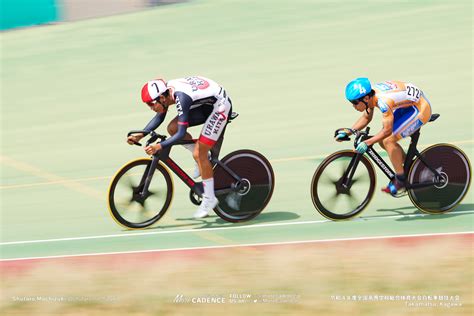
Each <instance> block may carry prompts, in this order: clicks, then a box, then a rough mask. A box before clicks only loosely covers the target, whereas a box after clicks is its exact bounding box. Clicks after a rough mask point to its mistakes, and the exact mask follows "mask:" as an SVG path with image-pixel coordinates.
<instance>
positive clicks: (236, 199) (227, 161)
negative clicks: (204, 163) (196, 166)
mask: <svg viewBox="0 0 474 316" xmlns="http://www.w3.org/2000/svg"><path fill="white" fill-rule="evenodd" d="M221 162H222V163H223V164H224V165H226V166H227V167H228V168H230V169H231V170H232V172H234V173H235V174H236V175H238V176H239V177H240V178H241V179H242V180H241V181H237V180H235V179H234V177H232V176H231V175H230V174H229V173H228V172H227V171H226V170H225V169H224V168H223V167H221V166H220V165H218V164H217V165H216V166H215V167H214V188H215V193H216V197H217V199H218V200H219V204H218V205H217V207H216V208H215V209H214V211H215V212H216V214H217V215H218V216H219V217H221V218H222V219H224V220H226V221H228V222H242V221H248V220H250V219H252V218H254V217H255V216H257V215H258V214H260V212H262V211H263V209H264V208H265V206H266V205H267V204H268V202H269V201H270V198H271V196H272V194H273V188H274V186H275V176H274V174H273V169H272V166H271V165H270V162H269V161H268V160H267V159H266V158H265V157H264V156H262V155H261V154H259V153H258V152H256V151H253V150H238V151H235V152H232V153H230V154H228V155H227V156H225V157H224V158H223V159H222V160H221Z"/></svg>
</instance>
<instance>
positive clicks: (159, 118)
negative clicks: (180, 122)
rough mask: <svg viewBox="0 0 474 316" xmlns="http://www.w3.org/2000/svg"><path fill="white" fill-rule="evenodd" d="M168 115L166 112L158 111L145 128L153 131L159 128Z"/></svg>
mask: <svg viewBox="0 0 474 316" xmlns="http://www.w3.org/2000/svg"><path fill="white" fill-rule="evenodd" d="M165 117H166V112H163V113H157V114H156V115H155V116H154V117H153V118H152V119H151V121H150V122H149V123H148V124H147V125H146V126H145V127H144V128H143V130H144V131H147V132H151V131H154V130H155V129H157V128H158V126H160V125H161V123H163V121H164V120H165Z"/></svg>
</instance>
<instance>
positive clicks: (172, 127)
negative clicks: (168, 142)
mask: <svg viewBox="0 0 474 316" xmlns="http://www.w3.org/2000/svg"><path fill="white" fill-rule="evenodd" d="M167 130H168V133H169V134H170V135H174V134H176V133H177V132H178V127H177V126H176V124H172V123H170V124H168V128H167Z"/></svg>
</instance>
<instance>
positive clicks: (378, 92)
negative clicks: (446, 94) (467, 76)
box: [335, 78, 431, 196]
mask: <svg viewBox="0 0 474 316" xmlns="http://www.w3.org/2000/svg"><path fill="white" fill-rule="evenodd" d="M346 98H347V100H349V101H350V102H351V103H352V105H353V106H354V108H355V109H356V110H357V111H359V112H363V114H362V116H361V117H360V118H359V119H358V120H357V121H356V122H355V123H354V125H353V126H352V129H355V130H361V129H363V128H365V127H366V126H367V125H368V124H369V123H370V121H371V120H372V118H373V115H374V109H375V108H378V109H379V110H380V112H382V123H383V128H382V130H381V131H380V132H378V133H377V134H375V135H374V136H373V137H371V138H369V139H367V140H365V141H363V142H361V143H359V144H358V145H357V147H356V151H357V152H358V153H365V152H366V151H367V148H368V147H369V146H372V145H373V144H375V143H379V144H380V146H381V147H382V148H383V149H385V150H386V151H387V153H388V156H389V157H390V161H391V162H392V164H393V167H394V169H395V173H396V175H395V178H394V179H393V180H392V181H390V182H389V184H388V185H387V186H386V187H385V188H383V189H382V191H383V192H386V193H390V194H391V195H392V196H397V195H398V194H400V193H402V192H403V191H404V189H405V188H404V187H405V174H404V170H403V161H404V159H405V152H404V151H403V148H402V147H401V146H400V145H399V144H398V141H399V140H400V139H402V138H405V137H408V136H410V135H411V134H413V133H414V132H416V131H417V130H418V129H420V128H421V126H423V125H424V124H426V123H427V122H428V121H429V119H430V116H431V105H430V102H429V100H428V99H427V97H426V96H425V94H424V93H423V91H422V90H421V89H419V88H418V87H417V86H415V85H413V84H411V83H408V82H402V81H384V82H381V83H377V84H375V85H374V86H372V85H371V83H370V81H369V79H367V78H357V79H355V80H352V81H351V82H349V84H348V85H347V86H346ZM350 134H351V132H350V131H349V130H340V131H339V132H338V133H337V135H336V137H335V139H336V141H342V140H344V139H345V138H347V137H348V136H349V135H350Z"/></svg>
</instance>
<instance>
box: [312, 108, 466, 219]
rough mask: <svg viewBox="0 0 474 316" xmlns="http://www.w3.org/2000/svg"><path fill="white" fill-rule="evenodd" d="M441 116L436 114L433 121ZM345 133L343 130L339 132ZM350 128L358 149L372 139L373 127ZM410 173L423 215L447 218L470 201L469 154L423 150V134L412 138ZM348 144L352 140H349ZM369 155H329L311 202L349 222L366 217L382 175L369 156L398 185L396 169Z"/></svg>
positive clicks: (411, 192)
mask: <svg viewBox="0 0 474 316" xmlns="http://www.w3.org/2000/svg"><path fill="white" fill-rule="evenodd" d="M438 117H439V114H433V115H431V117H430V120H429V121H430V122H433V121H435V120H436V119H437V118H438ZM340 130H343V129H338V130H337V131H336V135H337V133H338V131H340ZM347 130H350V131H351V133H352V134H353V135H355V140H354V148H355V147H357V145H358V144H359V143H360V142H362V141H364V140H366V139H368V138H370V137H372V136H371V135H369V131H370V128H369V127H367V128H366V129H365V131H357V130H352V129H347ZM410 137H411V142H410V146H409V148H408V151H407V154H406V157H405V162H404V165H403V166H404V167H403V168H404V172H405V175H406V182H405V189H406V190H405V191H404V193H402V194H399V195H397V196H396V197H401V196H403V195H406V194H408V196H409V197H410V200H411V201H412V203H413V204H414V205H415V206H416V207H417V208H418V209H419V210H420V211H422V212H425V213H429V214H441V213H446V212H449V211H450V210H452V209H454V208H455V207H456V206H457V205H458V204H459V203H460V202H461V201H462V199H463V198H464V196H465V195H466V194H467V191H468V190H469V186H470V183H471V165H470V162H469V159H468V157H467V156H466V154H465V153H464V152H463V151H462V150H461V149H459V148H457V147H455V146H453V145H451V144H444V143H443V144H435V145H432V146H430V147H428V148H426V149H424V150H423V151H422V152H419V151H418V149H417V148H416V146H417V143H418V139H419V137H420V130H418V131H416V132H415V133H413V134H412V135H411V136H410ZM343 140H345V141H349V140H350V137H349V136H346V137H345V138H344V139H343ZM366 154H367V155H364V154H359V153H357V152H354V151H353V150H342V151H338V152H335V153H333V154H332V155H329V156H328V157H327V158H325V159H324V160H323V161H322V162H321V164H320V165H319V167H318V168H317V169H316V171H315V173H314V175H313V179H312V181H311V198H312V200H313V204H314V206H315V207H316V209H317V210H318V211H319V213H321V215H323V216H324V217H326V218H328V219H331V220H345V219H349V218H352V217H354V216H356V215H358V214H360V213H361V212H362V211H363V210H364V209H365V208H366V207H367V205H368V204H369V202H370V200H371V199H372V196H373V195H374V191H375V183H376V174H375V170H374V167H373V165H372V163H371V162H370V160H369V159H368V158H367V156H368V157H369V158H370V159H371V160H372V161H373V162H374V163H375V165H377V166H378V167H379V168H380V169H381V170H382V172H383V173H384V174H385V175H386V176H387V177H388V178H389V180H390V181H392V180H393V179H394V177H395V173H394V171H393V170H392V169H391V168H390V167H389V166H388V165H387V163H386V162H385V161H384V160H383V159H382V157H381V156H380V155H379V154H378V153H377V152H376V151H375V149H374V148H372V146H369V148H368V149H367V151H366Z"/></svg>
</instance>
